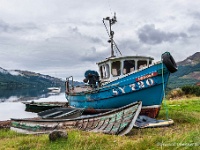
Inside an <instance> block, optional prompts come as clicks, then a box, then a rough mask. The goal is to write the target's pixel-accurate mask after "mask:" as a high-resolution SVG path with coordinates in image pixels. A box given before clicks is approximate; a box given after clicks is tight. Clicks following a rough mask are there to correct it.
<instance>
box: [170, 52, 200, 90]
mask: <svg viewBox="0 0 200 150" xmlns="http://www.w3.org/2000/svg"><path fill="white" fill-rule="evenodd" d="M177 65H178V71H177V72H175V73H172V74H171V75H170V77H169V82H168V86H167V87H168V89H174V88H179V87H182V86H184V85H196V84H197V83H199V82H200V52H196V53H194V54H193V55H191V56H189V57H187V58H186V59H184V60H183V61H180V62H177Z"/></svg>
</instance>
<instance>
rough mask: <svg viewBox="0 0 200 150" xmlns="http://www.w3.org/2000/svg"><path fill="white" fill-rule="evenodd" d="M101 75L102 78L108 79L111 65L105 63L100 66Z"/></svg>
mask: <svg viewBox="0 0 200 150" xmlns="http://www.w3.org/2000/svg"><path fill="white" fill-rule="evenodd" d="M100 76H101V78H102V79H106V78H109V77H110V71H109V65H108V64H104V65H102V66H100Z"/></svg>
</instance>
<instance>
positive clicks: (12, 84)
mask: <svg viewBox="0 0 200 150" xmlns="http://www.w3.org/2000/svg"><path fill="white" fill-rule="evenodd" d="M50 86H64V81H62V80H61V79H58V78H54V77H51V76H48V75H42V74H39V73H34V72H30V71H21V70H10V71H8V70H6V69H3V68H1V67H0V89H6V90H12V89H26V88H43V87H50Z"/></svg>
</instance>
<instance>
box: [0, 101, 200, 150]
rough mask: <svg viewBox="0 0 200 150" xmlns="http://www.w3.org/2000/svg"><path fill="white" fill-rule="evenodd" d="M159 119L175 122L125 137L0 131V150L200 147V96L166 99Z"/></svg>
mask: <svg viewBox="0 0 200 150" xmlns="http://www.w3.org/2000/svg"><path fill="white" fill-rule="evenodd" d="M166 103H167V108H168V113H166V109H165V107H164V105H163V106H162V109H161V111H160V114H159V116H158V119H166V117H167V116H168V117H169V118H171V119H173V120H174V122H175V123H174V125H172V126H170V127H163V128H146V129H132V131H131V132H130V133H129V134H128V135H126V136H113V135H104V134H100V133H89V132H83V131H79V130H67V132H68V139H67V140H66V139H59V140H57V141H55V142H50V141H49V139H48V135H23V134H18V133H15V132H13V131H10V130H5V129H2V130H0V150H4V149H5V150H12V149H13V150H14V149H17V150H29V149H31V150H32V149H35V150H38V149H39V150H51V149H52V150H53V149H55V150H57V149H58V150H62V149H63V150H64V149H66V150H134V149H136V150H140V149H144V150H146V149H155V150H157V149H180V150H182V149H183V150H184V149H189V150H192V149H194V150H197V149H200V98H197V97H192V98H187V99H186V98H185V99H178V100H167V101H166Z"/></svg>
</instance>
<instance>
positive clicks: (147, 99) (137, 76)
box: [66, 16, 177, 118]
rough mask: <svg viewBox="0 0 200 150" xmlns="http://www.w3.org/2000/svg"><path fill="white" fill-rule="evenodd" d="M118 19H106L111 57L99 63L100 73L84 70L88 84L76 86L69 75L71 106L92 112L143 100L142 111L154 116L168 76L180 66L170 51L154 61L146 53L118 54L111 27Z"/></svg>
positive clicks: (68, 96) (68, 95)
mask: <svg viewBox="0 0 200 150" xmlns="http://www.w3.org/2000/svg"><path fill="white" fill-rule="evenodd" d="M106 21H107V22H108V23H107V24H109V28H107V27H106ZM116 22H117V20H116V16H114V17H112V18H110V17H106V18H103V23H104V25H105V27H106V29H107V31H108V35H109V37H110V39H109V41H108V42H109V43H110V44H111V57H109V58H106V59H105V60H103V61H100V62H98V63H97V65H98V68H99V73H97V72H96V71H92V70H88V71H86V72H85V79H84V82H85V83H86V84H85V85H82V86H74V85H73V76H70V77H68V78H66V98H67V100H68V102H69V105H70V106H71V107H76V108H84V109H85V111H87V112H90V113H92V112H94V113H95V112H103V111H108V110H110V109H114V108H119V107H122V106H125V105H128V104H130V103H133V102H136V101H142V110H141V114H144V115H147V116H150V117H153V118H155V117H156V116H157V115H158V113H159V110H160V107H161V104H162V100H163V97H164V92H165V89H166V86H167V82H168V78H169V75H170V73H173V72H175V71H177V65H176V63H175V61H174V59H173V57H172V56H171V54H170V53H169V52H165V53H164V54H162V55H161V61H159V62H155V63H154V62H153V60H154V59H153V58H152V57H147V56H119V57H116V56H115V54H114V47H115V48H117V45H116V43H115V42H114V39H113V37H114V31H112V28H111V27H112V25H113V24H115V23H116ZM117 50H119V49H118V48H117ZM119 52H120V51H119ZM120 53H121V52H120Z"/></svg>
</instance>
